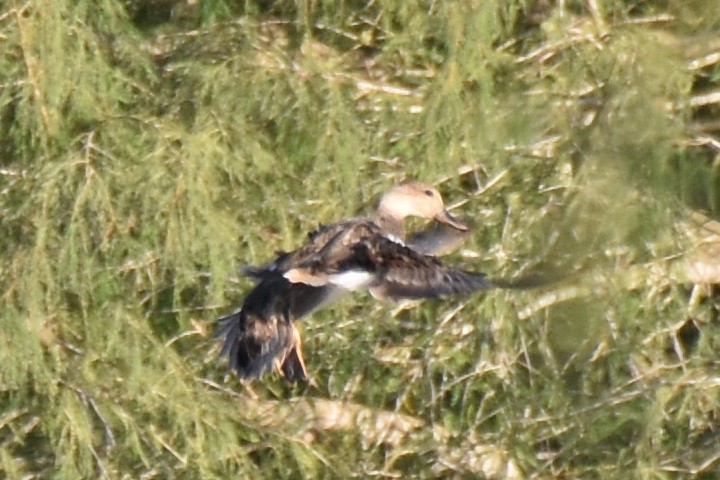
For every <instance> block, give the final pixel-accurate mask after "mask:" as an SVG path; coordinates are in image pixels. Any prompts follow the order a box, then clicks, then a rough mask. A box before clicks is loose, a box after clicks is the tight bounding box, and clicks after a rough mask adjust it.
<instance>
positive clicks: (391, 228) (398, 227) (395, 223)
mask: <svg viewBox="0 0 720 480" xmlns="http://www.w3.org/2000/svg"><path fill="white" fill-rule="evenodd" d="M375 223H377V225H378V226H379V227H380V228H382V229H383V231H385V232H386V233H389V234H390V235H392V236H394V237H395V238H397V239H398V240H401V241H403V242H404V241H405V222H404V221H403V219H402V218H399V217H398V216H396V215H392V214H390V213H389V212H387V211H386V210H385V209H383V208H380V209H379V210H378V212H377V214H376V215H375Z"/></svg>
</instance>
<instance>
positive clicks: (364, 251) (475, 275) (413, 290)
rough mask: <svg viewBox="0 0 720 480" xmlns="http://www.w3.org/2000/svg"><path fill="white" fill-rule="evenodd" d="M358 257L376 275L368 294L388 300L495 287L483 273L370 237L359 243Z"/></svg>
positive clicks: (357, 248) (436, 296) (382, 238)
mask: <svg viewBox="0 0 720 480" xmlns="http://www.w3.org/2000/svg"><path fill="white" fill-rule="evenodd" d="M355 248H356V250H357V253H358V255H356V256H357V258H363V257H364V258H365V262H366V263H371V264H373V268H374V271H375V274H376V281H375V284H374V285H372V286H371V289H370V290H371V292H372V293H373V294H374V295H376V296H380V297H389V298H395V299H400V298H438V297H447V296H451V295H459V294H464V293H471V292H475V291H478V290H486V289H489V288H493V287H495V286H496V285H495V283H494V282H493V281H492V280H490V279H489V278H487V276H485V274H483V273H479V272H470V271H467V270H462V269H456V268H452V267H448V266H447V265H445V264H444V263H443V262H441V261H440V260H438V259H437V258H435V257H432V256H428V255H423V254H421V253H419V252H416V251H415V250H413V249H411V248H409V247H406V246H404V245H400V244H398V243H396V242H393V241H391V240H389V239H387V238H385V237H373V238H372V239H370V240H369V241H366V242H363V243H361V244H358V245H357V246H356V247H355Z"/></svg>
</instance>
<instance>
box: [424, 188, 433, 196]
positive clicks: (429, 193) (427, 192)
mask: <svg viewBox="0 0 720 480" xmlns="http://www.w3.org/2000/svg"><path fill="white" fill-rule="evenodd" d="M425 195H427V196H428V197H432V196H433V195H435V193H434V192H433V191H432V190H425Z"/></svg>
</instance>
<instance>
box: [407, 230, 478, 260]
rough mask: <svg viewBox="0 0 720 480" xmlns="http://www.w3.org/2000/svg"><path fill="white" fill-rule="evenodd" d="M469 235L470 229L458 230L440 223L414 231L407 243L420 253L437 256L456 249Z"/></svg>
mask: <svg viewBox="0 0 720 480" xmlns="http://www.w3.org/2000/svg"><path fill="white" fill-rule="evenodd" d="M469 235H470V231H469V230H458V229H457V228H453V227H450V226H448V225H445V224H444V223H439V224H434V225H432V226H431V227H430V228H427V229H425V230H421V231H419V232H416V233H414V234H413V235H411V236H410V237H409V238H408V240H407V242H406V244H407V246H408V247H410V248H412V249H413V250H415V251H416V252H418V253H422V254H423V255H433V256H436V257H437V256H440V255H445V254H446V253H450V252H452V251H453V250H455V249H456V248H457V247H458V246H460V244H461V243H462V242H464V241H465V240H466V239H467V237H468V236H469Z"/></svg>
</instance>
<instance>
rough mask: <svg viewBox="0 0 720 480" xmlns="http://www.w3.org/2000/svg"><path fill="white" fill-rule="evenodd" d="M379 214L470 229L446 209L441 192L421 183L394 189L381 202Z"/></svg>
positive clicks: (397, 186) (404, 184)
mask: <svg viewBox="0 0 720 480" xmlns="http://www.w3.org/2000/svg"><path fill="white" fill-rule="evenodd" d="M378 213H379V214H380V215H381V216H388V217H392V218H394V219H398V220H402V219H404V218H405V217H410V216H412V217H420V218H427V219H431V220H437V221H438V222H442V223H445V224H447V225H450V226H451V227H453V228H457V229H458V230H463V231H464V230H467V229H468V227H467V225H465V224H463V223H461V222H459V221H458V220H456V219H455V218H454V217H453V216H452V215H450V213H449V212H448V211H447V210H446V209H445V204H444V203H443V199H442V197H441V196H440V192H438V191H437V189H435V187H432V186H431V185H427V184H424V183H421V182H414V181H410V182H403V183H401V184H399V185H395V186H394V187H392V188H391V189H390V190H388V191H387V192H386V193H385V195H383V197H382V199H381V200H380V206H379V207H378Z"/></svg>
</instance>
